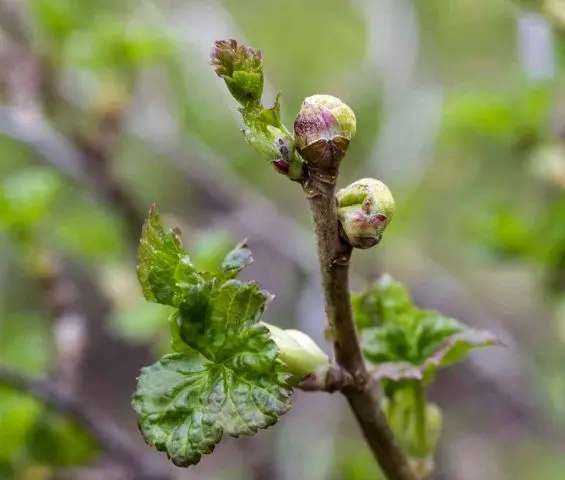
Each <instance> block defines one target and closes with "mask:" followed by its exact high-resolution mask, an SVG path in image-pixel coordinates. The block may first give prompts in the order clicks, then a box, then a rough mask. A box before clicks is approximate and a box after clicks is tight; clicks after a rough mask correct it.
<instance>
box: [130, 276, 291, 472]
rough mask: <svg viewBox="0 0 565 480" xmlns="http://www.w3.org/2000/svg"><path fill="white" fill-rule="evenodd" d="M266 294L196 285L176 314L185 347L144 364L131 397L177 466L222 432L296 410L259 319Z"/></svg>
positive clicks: (247, 287) (232, 285) (148, 434)
mask: <svg viewBox="0 0 565 480" xmlns="http://www.w3.org/2000/svg"><path fill="white" fill-rule="evenodd" d="M268 300H269V295H268V294H266V293H265V292H263V291H261V290H259V288H258V287H257V285H256V284H253V283H241V282H239V281H236V280H230V281H228V282H226V283H224V284H223V285H219V284H218V282H216V281H211V282H207V283H206V284H205V285H201V286H198V287H193V288H192V289H191V291H190V293H189V294H188V295H187V296H186V297H185V298H184V300H183V302H182V303H181V304H180V306H179V310H178V313H177V314H176V315H173V316H172V317H171V323H172V324H173V325H175V326H176V336H177V337H176V346H177V349H182V351H180V352H177V353H173V354H169V355H165V356H164V357H162V358H161V360H160V361H158V362H157V363H156V364H154V365H152V366H150V367H146V368H144V369H142V371H141V376H140V378H139V383H138V388H137V391H136V392H135V395H134V398H133V407H134V409H135V410H136V412H137V413H138V415H139V426H140V429H141V431H142V433H143V436H144V438H145V440H146V442H147V443H148V444H150V445H155V446H156V447H157V449H159V450H162V451H165V452H167V455H168V456H169V457H170V458H171V460H172V461H173V463H175V464H176V465H178V466H182V467H187V466H189V465H194V464H196V463H198V462H199V460H200V457H201V455H202V454H207V453H211V452H212V451H213V450H214V447H215V445H216V444H217V443H219V442H220V440H221V438H222V436H223V435H224V434H227V435H230V436H233V437H239V436H241V435H251V434H254V433H256V432H257V430H258V429H262V428H267V427H268V426H270V425H273V424H274V423H276V421H277V419H278V417H279V416H281V415H283V414H284V413H286V411H287V410H288V409H289V408H290V404H289V398H290V395H291V393H292V390H291V388H290V387H289V384H288V381H287V380H288V375H287V373H286V368H285V366H284V364H283V363H282V362H281V361H280V360H279V359H278V358H277V355H278V349H277V346H276V345H275V343H274V342H273V340H272V339H271V337H270V334H269V331H268V329H267V328H266V327H265V326H263V325H259V324H258V321H259V319H260V318H261V315H262V313H263V311H264V309H265V305H266V303H267V302H268Z"/></svg>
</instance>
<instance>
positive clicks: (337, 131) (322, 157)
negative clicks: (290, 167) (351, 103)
mask: <svg viewBox="0 0 565 480" xmlns="http://www.w3.org/2000/svg"><path fill="white" fill-rule="evenodd" d="M355 128H356V127H355V114H354V113H353V110H351V108H349V107H348V106H347V105H346V104H345V103H343V102H342V101H341V100H340V99H339V98H336V97H332V96H331V95H313V96H311V97H308V98H306V99H305V100H304V103H303V104H302V108H301V109H300V112H298V116H297V117H296V120H295V122H294V136H295V139H296V147H297V149H298V152H299V153H300V155H301V156H302V158H303V159H304V161H305V162H306V163H307V164H308V166H309V167H311V168H313V169H315V170H321V171H328V172H332V171H336V170H337V169H338V167H339V162H340V161H341V159H342V158H343V157H344V155H345V153H346V152H347V149H348V147H349V143H350V142H351V139H352V138H353V136H354V135H355Z"/></svg>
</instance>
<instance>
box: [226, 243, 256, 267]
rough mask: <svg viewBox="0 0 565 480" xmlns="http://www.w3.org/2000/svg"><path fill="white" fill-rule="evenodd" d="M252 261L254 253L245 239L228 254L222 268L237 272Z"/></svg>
mask: <svg viewBox="0 0 565 480" xmlns="http://www.w3.org/2000/svg"><path fill="white" fill-rule="evenodd" d="M251 263H253V255H252V254H251V250H250V249H249V247H248V246H247V240H244V241H242V242H241V243H239V244H238V245H237V246H236V247H235V248H234V249H233V250H232V251H231V252H229V253H228V254H227V255H226V258H224V261H223V263H222V265H221V266H220V270H223V271H225V272H230V273H235V274H237V273H239V272H240V271H241V270H243V269H244V268H245V267H247V266H248V265H250V264H251Z"/></svg>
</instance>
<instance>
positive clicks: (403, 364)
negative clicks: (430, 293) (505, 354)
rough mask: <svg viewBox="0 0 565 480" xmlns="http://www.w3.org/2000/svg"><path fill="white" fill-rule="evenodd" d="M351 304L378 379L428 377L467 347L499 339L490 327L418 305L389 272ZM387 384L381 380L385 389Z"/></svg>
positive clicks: (454, 358) (418, 378) (466, 349)
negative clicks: (466, 322) (471, 324)
mask: <svg viewBox="0 0 565 480" xmlns="http://www.w3.org/2000/svg"><path fill="white" fill-rule="evenodd" d="M353 304H354V313H355V319H356V322H357V325H358V326H359V328H360V329H361V343H362V347H363V352H364V354H365V356H366V358H367V359H368V360H369V361H371V362H372V363H374V364H376V365H377V367H376V369H375V376H376V377H377V378H379V379H382V380H386V381H391V382H402V381H404V380H422V381H424V382H428V381H430V380H431V379H432V378H433V377H434V375H435V372H436V371H437V369H438V368H440V367H445V366H448V365H451V364H453V363H455V362H456V361H458V360H460V359H461V358H463V357H464V356H465V355H466V354H467V353H469V352H470V351H471V350H473V349H475V348H480V347H487V346H491V345H501V344H502V343H501V342H500V341H499V340H498V339H497V338H496V337H495V336H494V335H492V334H491V333H489V332H486V331H481V330H475V329H473V328H470V327H468V326H466V325H464V324H463V323H461V322H458V321H457V320H454V319H453V318H448V317H445V316H443V315H441V314H439V313H437V312H434V311H431V310H422V309H419V308H418V307H416V306H415V305H413V303H412V301H411V299H410V296H409V295H408V292H407V291H406V288H405V287H404V286H403V285H402V284H401V283H399V282H396V281H394V280H393V279H392V278H391V277H390V276H388V275H385V276H383V277H382V278H381V279H380V280H379V281H378V282H377V283H376V284H375V285H373V286H372V287H371V288H370V289H369V290H367V291H366V292H363V293H362V294H358V295H356V296H354V297H353ZM385 383H386V382H385ZM397 386H400V385H397ZM390 388H392V385H388V384H386V385H385V390H388V391H391V390H390ZM393 390H394V389H393Z"/></svg>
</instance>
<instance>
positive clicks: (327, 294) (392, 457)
mask: <svg viewBox="0 0 565 480" xmlns="http://www.w3.org/2000/svg"><path fill="white" fill-rule="evenodd" d="M305 191H306V196H307V198H308V201H309V203H310V209H311V211H312V216H313V219H314V228H315V232H316V237H317V241H318V258H319V262H320V269H321V273H322V287H323V291H324V303H325V310H326V317H327V320H328V324H329V326H330V328H331V332H332V335H333V339H334V349H335V354H336V360H337V363H338V365H340V366H341V367H342V368H343V369H344V370H345V371H346V372H348V373H349V374H350V375H351V376H352V377H353V379H354V385H352V386H348V387H346V388H344V389H343V390H342V391H343V394H344V395H345V396H346V398H347V400H348V402H349V405H350V406H351V409H352V410H353V412H354V414H355V417H356V418H357V421H358V422H359V424H360V426H361V429H362V430H363V434H364V436H365V439H366V440H367V443H368V444H369V446H370V447H371V449H372V451H373V453H374V455H375V457H376V459H377V461H378V463H379V465H380V467H381V469H382V470H383V472H384V473H385V475H386V476H387V478H388V479H389V480H415V477H414V475H413V474H412V471H411V470H410V466H409V464H408V460H407V458H406V457H405V455H404V453H403V451H402V449H401V448H400V446H399V445H398V443H397V441H396V439H395V438H394V435H393V433H392V431H391V430H390V427H389V426H388V423H387V421H386V418H385V416H384V413H383V411H382V410H381V408H380V405H379V392H378V387H377V384H376V383H375V382H373V381H371V378H370V376H369V373H368V371H367V369H366V367H365V361H364V359H363V354H362V352H361V347H360V345H359V340H358V337H357V331H356V328H355V322H354V320H353V312H352V308H351V297H350V291H349V260H350V257H351V247H350V246H349V245H346V244H345V243H344V242H343V241H342V240H341V239H340V236H339V231H338V216H337V208H336V203H335V185H334V184H333V183H328V182H325V181H323V180H321V179H319V178H318V177H316V176H313V177H312V179H311V184H310V185H309V186H306V187H305Z"/></svg>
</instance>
